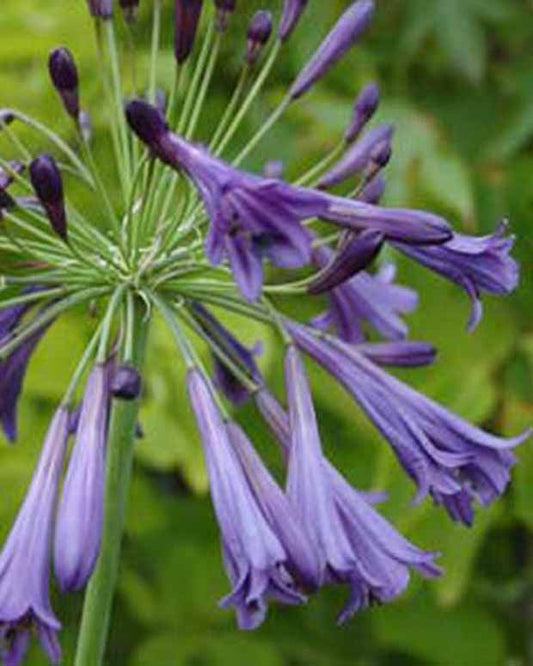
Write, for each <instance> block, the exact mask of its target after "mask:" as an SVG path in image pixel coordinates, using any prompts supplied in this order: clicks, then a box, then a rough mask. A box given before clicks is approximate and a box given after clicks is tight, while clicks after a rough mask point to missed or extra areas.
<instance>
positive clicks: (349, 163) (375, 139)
mask: <svg viewBox="0 0 533 666" xmlns="http://www.w3.org/2000/svg"><path fill="white" fill-rule="evenodd" d="M393 134H394V127H393V126H392V125H389V124H384V125H378V127H374V128H373V129H371V130H370V131H368V132H367V133H366V134H364V135H363V136H362V137H361V138H360V139H359V140H358V141H357V142H356V143H354V145H353V146H350V148H349V149H348V151H347V152H346V154H345V155H344V157H343V158H342V159H341V160H339V161H338V162H337V163H336V164H335V165H334V166H333V167H331V169H329V170H328V171H327V172H326V173H325V174H324V175H323V176H322V177H321V178H320V180H319V181H318V187H320V188H323V189H327V188H329V187H334V186H335V185H338V184H339V183H342V182H343V181H344V180H346V179H347V178H350V177H351V176H353V175H354V174H356V173H358V172H361V171H363V169H365V168H366V167H367V166H368V165H369V163H370V162H371V160H372V156H373V153H374V150H375V149H376V147H381V146H382V145H383V144H385V145H390V142H391V141H392V136H393Z"/></svg>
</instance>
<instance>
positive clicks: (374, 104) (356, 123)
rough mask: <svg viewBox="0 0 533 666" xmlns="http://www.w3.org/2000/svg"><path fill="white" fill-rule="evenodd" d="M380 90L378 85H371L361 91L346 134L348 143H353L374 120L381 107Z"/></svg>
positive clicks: (345, 138) (345, 137)
mask: <svg viewBox="0 0 533 666" xmlns="http://www.w3.org/2000/svg"><path fill="white" fill-rule="evenodd" d="M379 97H380V95H379V88H378V86H377V84H376V83H369V84H368V85H367V86H365V87H364V88H363V90H361V92H360V93H359V95H358V96H357V99H356V100H355V104H354V108H353V115H352V119H351V121H350V124H349V125H348V127H347V128H346V131H345V133H344V140H345V141H346V143H352V141H355V139H356V138H357V137H358V136H359V134H360V133H361V130H362V129H363V127H364V126H365V125H366V124H367V122H368V121H369V120H370V119H371V118H372V116H373V115H374V113H375V112H376V110H377V108H378V106H379Z"/></svg>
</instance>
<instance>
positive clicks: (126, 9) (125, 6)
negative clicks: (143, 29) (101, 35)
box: [119, 0, 139, 23]
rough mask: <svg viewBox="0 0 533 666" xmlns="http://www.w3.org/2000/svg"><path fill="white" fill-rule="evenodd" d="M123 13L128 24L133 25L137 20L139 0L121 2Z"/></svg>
mask: <svg viewBox="0 0 533 666" xmlns="http://www.w3.org/2000/svg"><path fill="white" fill-rule="evenodd" d="M119 4H120V7H121V9H122V13H123V14H124V18H125V19H126V21H127V22H128V23H133V22H134V21H135V19H136V18H137V10H138V9H139V0H119Z"/></svg>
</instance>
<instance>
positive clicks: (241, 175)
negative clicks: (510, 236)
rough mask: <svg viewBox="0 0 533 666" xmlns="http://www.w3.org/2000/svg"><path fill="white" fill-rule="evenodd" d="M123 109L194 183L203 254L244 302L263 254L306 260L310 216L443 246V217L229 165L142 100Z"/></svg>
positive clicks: (255, 284) (280, 262) (289, 264)
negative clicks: (225, 266)
mask: <svg viewBox="0 0 533 666" xmlns="http://www.w3.org/2000/svg"><path fill="white" fill-rule="evenodd" d="M126 114H127V118H128V122H129V124H130V126H131V127H132V128H133V130H134V131H135V132H136V134H137V135H138V136H139V137H140V138H141V140H142V141H144V142H145V143H147V144H148V146H149V147H150V148H151V150H152V151H153V152H154V153H155V154H156V155H157V157H159V158H160V159H161V160H162V161H163V162H165V163H167V164H170V165H171V166H173V167H174V168H175V169H177V170H179V171H181V170H183V171H185V172H186V173H187V175H188V176H189V177H190V178H191V179H192V180H193V182H194V183H195V185H196V187H197V189H198V191H199V193H200V196H201V197H202V200H203V202H204V205H205V207H206V210H207V213H208V215H209V218H210V228H209V232H208V235H207V238H206V253H207V255H208V257H209V259H210V261H211V262H212V263H214V264H217V263H219V262H220V261H222V259H223V258H224V257H227V258H228V260H229V262H230V264H231V267H232V270H233V273H234V276H235V280H236V282H237V284H238V286H239V288H240V290H241V291H242V293H243V295H244V296H245V297H246V298H248V299H249V300H254V299H256V298H257V297H258V296H259V293H260V290H261V285H262V279H263V272H262V263H263V259H265V258H267V259H269V260H270V261H271V262H272V263H273V264H275V265H277V266H280V267H282V268H298V267H300V266H303V265H306V264H307V263H308V262H309V260H310V258H311V234H310V233H309V232H308V231H307V230H306V229H305V228H304V227H303V226H302V224H301V222H302V221H303V220H306V219H309V218H312V217H319V218H321V219H324V220H328V221H331V222H334V223H336V224H339V225H340V226H342V227H346V228H348V229H350V230H352V231H363V230H364V229H374V230H376V231H379V232H380V233H382V234H383V235H384V236H385V237H386V238H388V239H390V240H398V241H404V242H407V243H411V242H412V243H415V244H419V243H420V244H425V243H441V242H444V241H446V240H448V239H449V238H450V236H451V231H450V229H449V226H448V224H447V223H446V221H445V220H443V219H442V218H440V217H438V216H436V215H433V214H430V213H426V212H422V211H410V210H403V209H385V208H379V207H377V206H373V205H370V204H366V203H363V202H360V201H353V200H351V199H344V198H342V197H336V196H333V195H330V194H327V193H323V192H318V191H316V190H312V189H308V188H302V187H295V186H292V185H289V184H288V183H285V182H283V181H281V180H272V179H268V178H263V177H260V176H255V175H252V174H249V173H246V172H245V171H241V170H239V169H236V168H234V167H231V166H230V165H228V164H226V163H225V162H223V161H222V160H220V159H217V158H215V157H212V156H211V155H210V154H209V153H208V152H207V151H205V150H204V149H203V148H201V147H199V146H195V145H192V144H190V143H188V142H187V141H185V140H183V139H181V138H180V137H179V136H177V135H175V134H172V133H171V132H170V131H169V130H168V127H167V126H166V124H165V120H164V118H163V116H162V115H161V113H160V112H159V111H158V110H157V109H155V108H154V107H151V106H150V105H149V104H147V103H146V102H143V101H141V100H136V101H134V102H130V104H128V106H127V109H126Z"/></svg>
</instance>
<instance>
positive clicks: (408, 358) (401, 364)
mask: <svg viewBox="0 0 533 666" xmlns="http://www.w3.org/2000/svg"><path fill="white" fill-rule="evenodd" d="M356 349H357V351H358V352H359V353H360V354H363V356H366V358H368V359H370V360H371V361H372V362H373V363H377V364H378V365H385V366H395V367H397V368H415V367H418V366H422V365H430V364H431V363H433V362H434V361H435V358H436V356H437V350H436V349H435V347H434V346H433V345H430V344H428V343H427V342H413V341H410V340H399V341H397V342H362V343H360V344H358V345H356Z"/></svg>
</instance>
